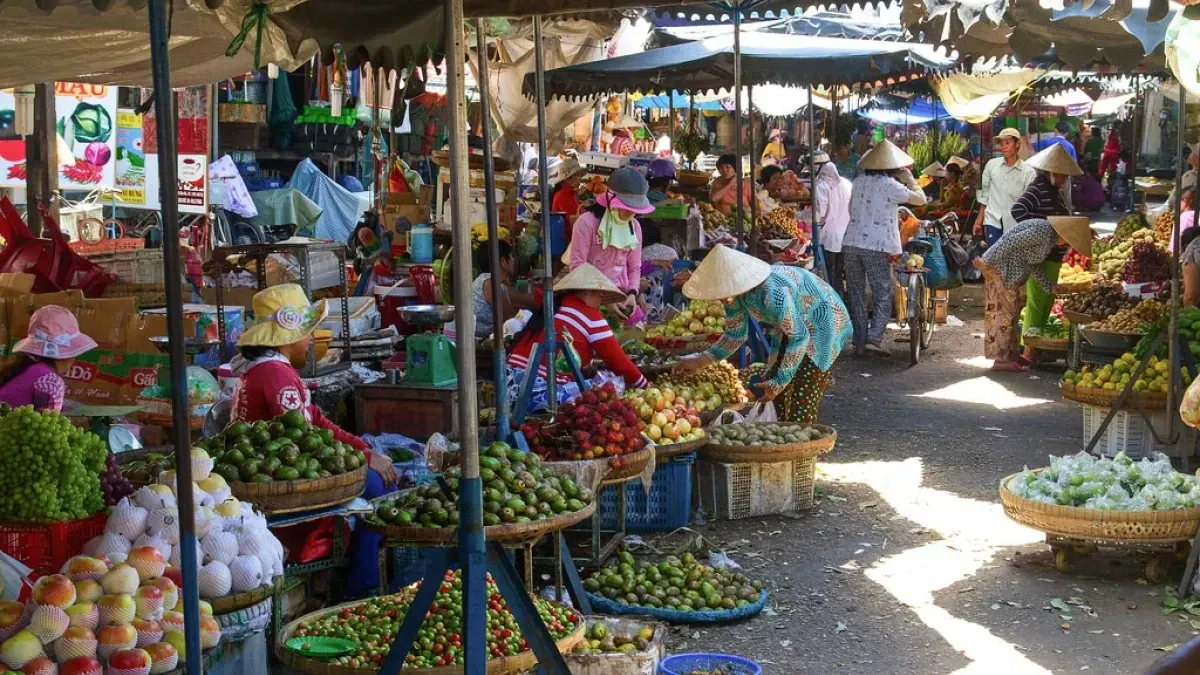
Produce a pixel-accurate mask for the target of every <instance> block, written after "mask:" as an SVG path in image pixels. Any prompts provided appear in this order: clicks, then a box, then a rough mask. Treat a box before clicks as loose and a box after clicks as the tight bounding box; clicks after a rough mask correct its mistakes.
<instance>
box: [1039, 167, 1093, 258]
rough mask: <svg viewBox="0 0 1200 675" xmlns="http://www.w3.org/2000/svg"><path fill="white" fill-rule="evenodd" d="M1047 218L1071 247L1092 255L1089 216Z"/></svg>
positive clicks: (1086, 254)
mask: <svg viewBox="0 0 1200 675" xmlns="http://www.w3.org/2000/svg"><path fill="white" fill-rule="evenodd" d="M1056 145H1057V144H1056ZM1063 154H1066V153H1065V152H1064V153H1063ZM1067 159H1070V157H1067ZM1047 220H1049V221H1050V225H1051V226H1053V227H1054V231H1055V232H1057V233H1058V236H1060V237H1062V238H1063V239H1065V240H1066V242H1067V243H1068V244H1070V245H1071V248H1073V249H1075V250H1076V251H1079V252H1080V253H1082V254H1083V255H1085V256H1091V255H1092V225H1091V221H1090V220H1088V218H1087V216H1050V217H1049V218H1048V219H1047Z"/></svg>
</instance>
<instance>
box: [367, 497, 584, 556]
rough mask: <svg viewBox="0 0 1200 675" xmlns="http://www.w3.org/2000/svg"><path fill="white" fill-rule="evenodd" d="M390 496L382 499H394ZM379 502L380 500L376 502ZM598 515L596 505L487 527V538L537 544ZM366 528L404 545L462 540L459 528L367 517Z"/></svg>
mask: <svg viewBox="0 0 1200 675" xmlns="http://www.w3.org/2000/svg"><path fill="white" fill-rule="evenodd" d="M394 497H395V495H387V496H384V497H380V498H379V499H384V500H386V499H389V498H394ZM376 501H379V500H376ZM595 512H596V502H595V500H593V501H592V502H591V503H590V504H588V505H586V506H584V507H583V509H582V510H579V511H572V512H571V513H563V514H560V515H557V516H555V517H553V518H547V519H546V520H534V521H531V522H528V523H505V524H502V525H490V526H488V527H485V528H483V533H484V538H486V539H487V540H488V541H495V542H499V543H501V544H512V543H519V542H525V541H536V540H538V539H541V538H542V536H544V535H546V534H549V533H551V532H557V531H559V530H564V529H566V528H568V527H570V526H572V525H575V524H577V523H580V522H583V521H585V520H587V519H588V518H591V517H592V514H593V513H595ZM362 524H363V527H365V528H366V529H368V530H370V531H372V532H375V533H377V534H380V535H383V536H384V537H387V538H388V539H391V540H393V541H397V542H403V543H418V544H453V543H454V542H455V541H457V540H458V528H457V527H403V526H400V525H383V524H380V523H376V522H373V521H372V520H370V519H367V518H364V519H363V521H362Z"/></svg>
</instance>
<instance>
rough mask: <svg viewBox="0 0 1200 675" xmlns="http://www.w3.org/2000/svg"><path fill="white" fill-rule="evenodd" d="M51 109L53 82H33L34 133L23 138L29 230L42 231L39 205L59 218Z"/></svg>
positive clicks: (56, 163)
mask: <svg viewBox="0 0 1200 675" xmlns="http://www.w3.org/2000/svg"><path fill="white" fill-rule="evenodd" d="M56 127H57V118H56V116H55V112H54V83H53V82H44V83H42V84H38V85H35V87H34V97H33V134H32V135H29V136H26V137H25V173H26V176H27V178H26V180H25V186H26V196H25V201H26V204H27V210H28V213H29V215H28V216H27V220H28V221H29V230H30V231H31V232H33V233H34V234H35V235H40V234H41V233H42V231H43V229H44V228H43V227H42V213H41V210H40V209H39V208H38V207H39V205H45V206H46V207H47V208H48V209H49V212H50V215H51V216H52V217H53V218H54V220H55V221H57V220H58V202H57V200H56V199H55V198H54V197H55V193H57V192H58V130H57V128H56Z"/></svg>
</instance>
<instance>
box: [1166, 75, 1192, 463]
mask: <svg viewBox="0 0 1200 675" xmlns="http://www.w3.org/2000/svg"><path fill="white" fill-rule="evenodd" d="M1185 136H1187V90H1186V89H1184V88H1183V83H1182V82H1180V83H1179V117H1178V119H1177V120H1176V128H1175V137H1176V138H1175V164H1176V167H1175V204H1174V208H1175V220H1174V222H1173V223H1172V224H1171V242H1172V244H1173V249H1172V250H1174V251H1176V252H1177V253H1178V252H1180V247H1179V238H1180V237H1179V234H1180V233H1179V221H1180V218H1181V217H1182V216H1183V213H1182V207H1181V202H1182V200H1183V173H1184V170H1185V169H1186V165H1185V164H1184V163H1183V151H1184V148H1185V147H1187V146H1186V144H1185V143H1184V140H1185ZM1179 293H1180V291H1179V261H1178V260H1176V261H1175V262H1174V263H1172V264H1171V328H1170V332H1169V333H1168V336H1169V340H1168V342H1167V348H1168V355H1167V357H1168V363H1170V364H1171V377H1169V378H1167V439H1168V440H1174V439H1176V438H1177V437H1176V435H1175V426H1176V421H1177V420H1178V418H1179V415H1177V414H1175V411H1176V410H1178V409H1179V396H1180V393H1181V392H1180V391H1179V384H1181V382H1180V381H1179V380H1180V378H1179V361H1180V356H1179V340H1178V339H1177V337H1176V336H1178V335H1179V304H1180V295H1179Z"/></svg>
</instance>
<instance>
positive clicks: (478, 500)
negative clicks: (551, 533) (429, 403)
mask: <svg viewBox="0 0 1200 675" xmlns="http://www.w3.org/2000/svg"><path fill="white" fill-rule="evenodd" d="M443 12H444V16H445V19H446V99H447V104H448V105H447V108H448V111H449V118H450V119H449V124H448V129H447V131H448V133H449V136H450V194H451V200H450V227H451V231H452V233H453V235H452V236H453V249H454V270H455V273H454V297H455V301H454V325H455V326H456V327H457V331H458V335H460V336H462V337H460V338H459V339H458V340H456V351H455V353H456V356H457V357H458V364H457V366H458V418H459V419H460V420H468V419H473V417H472V416H473V415H475V414H476V412H475V411H476V410H477V404H476V401H477V399H476V396H477V393H476V385H475V340H474V337H473V336H474V335H475V313H474V309H473V308H472V307H471V304H472V303H471V273H470V270H471V230H470V228H469V227H468V226H467V218H466V201H467V200H466V195H467V180H468V176H469V171H470V167H469V164H468V156H467V139H466V121H467V101H466V86H465V83H464V78H463V76H464V64H463V62H464V61H465V58H466V40H465V36H464V35H463V9H462V0H443ZM485 104H486V103H485ZM459 444H460V447H461V457H462V459H461V464H462V479H461V480H460V481H459V487H458V511H459V517H458V520H459V528H458V554H459V559H460V562H462V564H463V567H462V580H463V603H464V605H465V607H463V633H464V635H463V638H464V640H465V642H464V645H463V646H464V654H463V658H464V667H465V670H466V672H468V673H482V672H483V671H485V670H487V607H486V602H487V590H486V582H485V579H486V577H487V551H486V549H485V547H484V534H483V486H482V481H481V480H480V478H479V426H478V425H476V424H467V425H463V426H462V428H461V429H459ZM426 582H427V583H428V584H429V585H430V586H433V585H436V584H438V583H439V582H440V579H428V578H427V579H426Z"/></svg>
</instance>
